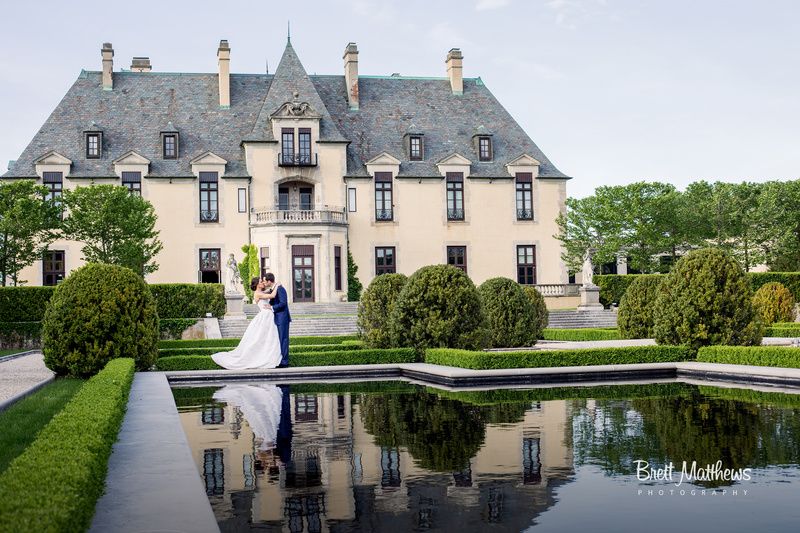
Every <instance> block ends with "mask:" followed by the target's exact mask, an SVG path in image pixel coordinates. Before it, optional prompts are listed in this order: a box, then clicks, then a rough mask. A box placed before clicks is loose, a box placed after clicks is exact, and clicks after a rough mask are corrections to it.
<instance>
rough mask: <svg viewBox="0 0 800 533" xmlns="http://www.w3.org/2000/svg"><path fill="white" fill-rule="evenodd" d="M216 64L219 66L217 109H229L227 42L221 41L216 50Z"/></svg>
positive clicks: (229, 82) (228, 52)
mask: <svg viewBox="0 0 800 533" xmlns="http://www.w3.org/2000/svg"><path fill="white" fill-rule="evenodd" d="M217 64H218V65H219V107H220V108H222V109H229V108H230V107H231V47H230V46H228V41H226V40H224V39H223V40H221V41H220V42H219V48H218V49H217Z"/></svg>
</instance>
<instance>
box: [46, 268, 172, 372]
mask: <svg viewBox="0 0 800 533" xmlns="http://www.w3.org/2000/svg"><path fill="white" fill-rule="evenodd" d="M158 329H159V328H158V314H157V312H156V303H155V299H154V298H153V296H152V295H151V294H150V289H149V288H148V287H147V285H146V284H145V282H144V280H143V279H142V278H141V276H139V275H137V274H136V273H135V272H133V271H132V270H130V269H128V268H125V267H120V266H114V265H101V264H91V263H90V264H88V265H86V266H84V267H81V268H79V269H78V270H76V271H75V272H73V273H72V274H70V275H69V277H67V279H65V280H64V281H63V282H62V283H61V284H60V285H59V286H58V288H57V289H56V290H55V293H54V294H53V298H52V299H51V300H50V304H49V305H48V307H47V311H46V312H45V315H44V320H43V321H42V345H43V351H44V361H45V364H46V365H47V367H48V368H49V369H51V370H53V371H54V372H56V373H58V374H68V375H72V376H80V377H87V376H91V375H94V374H96V373H97V372H99V371H100V370H102V369H103V367H104V366H105V365H106V363H108V362H109V361H110V360H111V359H114V358H117V357H130V358H133V359H134V360H135V361H136V368H137V369H139V370H146V369H147V368H149V367H150V366H152V365H153V363H155V361H156V358H157V356H158V351H157V343H158V335H159V331H158Z"/></svg>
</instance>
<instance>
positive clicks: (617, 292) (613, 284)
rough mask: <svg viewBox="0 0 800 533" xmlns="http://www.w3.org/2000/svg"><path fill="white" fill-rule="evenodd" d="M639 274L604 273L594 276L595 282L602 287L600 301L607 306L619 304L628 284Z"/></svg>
mask: <svg viewBox="0 0 800 533" xmlns="http://www.w3.org/2000/svg"><path fill="white" fill-rule="evenodd" d="M637 276H639V274H602V275H597V276H594V277H592V281H593V282H594V284H595V285H597V286H598V287H600V303H601V304H603V305H604V306H606V307H608V306H610V305H611V304H612V303H615V304H617V305H619V302H620V301H621V300H622V295H623V294H625V291H626V290H627V289H628V285H630V284H631V283H633V280H635V279H636V277H637Z"/></svg>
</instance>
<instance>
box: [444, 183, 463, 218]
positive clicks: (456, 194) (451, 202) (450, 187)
mask: <svg viewBox="0 0 800 533" xmlns="http://www.w3.org/2000/svg"><path fill="white" fill-rule="evenodd" d="M447 220H464V174H463V173H461V172H448V173H447Z"/></svg>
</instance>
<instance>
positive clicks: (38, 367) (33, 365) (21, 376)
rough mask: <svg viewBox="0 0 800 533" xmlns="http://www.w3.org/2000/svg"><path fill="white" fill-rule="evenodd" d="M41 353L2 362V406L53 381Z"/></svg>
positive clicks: (0, 376) (0, 383) (0, 375)
mask: <svg viewBox="0 0 800 533" xmlns="http://www.w3.org/2000/svg"><path fill="white" fill-rule="evenodd" d="M52 377H53V372H52V371H50V370H49V369H48V368H47V367H46V366H44V356H43V355H42V354H41V352H36V353H32V354H30V355H23V356H22V357H15V358H12V359H10V360H6V361H3V360H0V404H3V403H5V402H6V401H8V400H10V399H11V398H13V397H15V396H17V395H19V394H23V393H25V392H27V391H29V390H30V389H32V388H34V387H36V386H37V385H39V384H40V383H42V382H45V381H48V380H50V379H52Z"/></svg>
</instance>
